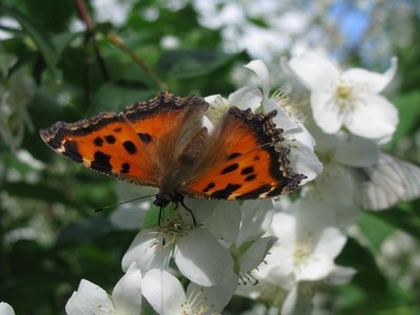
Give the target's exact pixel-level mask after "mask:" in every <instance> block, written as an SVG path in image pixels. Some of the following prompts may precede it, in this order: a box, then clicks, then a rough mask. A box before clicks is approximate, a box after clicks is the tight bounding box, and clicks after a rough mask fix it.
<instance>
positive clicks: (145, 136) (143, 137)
mask: <svg viewBox="0 0 420 315" xmlns="http://www.w3.org/2000/svg"><path fill="white" fill-rule="evenodd" d="M138 136H139V138H140V140H141V141H143V142H144V143H146V144H148V143H150V141H152V136H151V135H149V134H148V133H142V132H139V133H138Z"/></svg>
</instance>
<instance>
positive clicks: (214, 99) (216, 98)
mask: <svg viewBox="0 0 420 315" xmlns="http://www.w3.org/2000/svg"><path fill="white" fill-rule="evenodd" d="M204 100H205V101H206V102H207V103H209V104H210V106H213V107H217V106H220V105H221V104H224V103H225V102H226V99H225V98H224V97H222V96H221V95H220V94H213V95H209V96H206V97H205V98H204Z"/></svg>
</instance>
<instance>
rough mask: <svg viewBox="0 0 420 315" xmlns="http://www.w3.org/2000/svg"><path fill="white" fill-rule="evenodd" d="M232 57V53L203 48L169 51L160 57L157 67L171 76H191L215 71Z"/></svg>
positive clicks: (183, 77)
mask: <svg viewBox="0 0 420 315" xmlns="http://www.w3.org/2000/svg"><path fill="white" fill-rule="evenodd" d="M233 57H234V56H233V55H228V54H225V53H222V52H218V51H215V50H205V49H194V50H177V51H170V52H166V53H165V54H163V56H162V57H161V58H160V60H159V62H158V64H157V69H158V70H159V71H160V72H162V73H164V74H166V75H169V76H172V77H173V78H178V79H185V78H193V77H199V76H203V75H206V74H209V73H211V72H213V71H215V70H216V69H218V68H220V67H222V66H223V65H225V64H226V63H228V62H229V61H230V60H232V58H233Z"/></svg>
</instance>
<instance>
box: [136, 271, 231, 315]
mask: <svg viewBox="0 0 420 315" xmlns="http://www.w3.org/2000/svg"><path fill="white" fill-rule="evenodd" d="M233 279H234V281H227V282H226V283H223V284H220V285H217V286H213V287H200V286H197V285H196V284H194V283H190V285H189V286H188V288H187V291H186V292H185V290H184V288H183V287H182V284H181V282H179V280H178V279H177V278H176V277H174V276H173V275H172V274H170V273H169V272H166V271H162V270H157V269H153V270H150V271H148V272H147V273H146V274H145V276H144V278H143V295H144V297H145V298H146V300H147V301H148V302H149V303H150V304H151V305H152V307H153V309H154V310H155V311H156V312H157V313H159V314H160V315H211V314H216V313H219V312H221V311H222V309H223V308H224V307H225V306H226V304H227V303H228V302H229V300H230V299H231V297H232V295H233V292H234V290H235V287H236V280H235V279H236V277H233Z"/></svg>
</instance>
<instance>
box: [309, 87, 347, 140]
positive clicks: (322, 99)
mask: <svg viewBox="0 0 420 315" xmlns="http://www.w3.org/2000/svg"><path fill="white" fill-rule="evenodd" d="M311 107H312V113H313V115H314V120H315V123H316V124H317V125H318V126H319V127H320V128H321V129H322V130H323V131H324V132H326V133H336V132H337V131H338V130H340V128H341V126H342V125H343V122H344V118H345V116H344V114H343V113H342V112H341V110H340V108H339V106H337V104H336V103H335V102H334V99H333V96H332V94H327V93H318V92H313V93H312V94H311Z"/></svg>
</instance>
